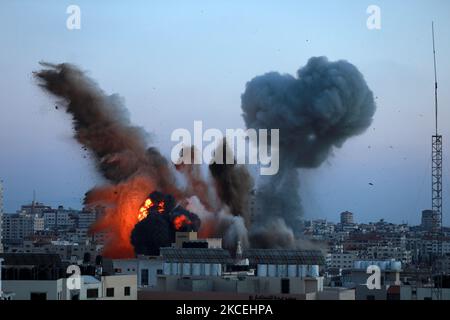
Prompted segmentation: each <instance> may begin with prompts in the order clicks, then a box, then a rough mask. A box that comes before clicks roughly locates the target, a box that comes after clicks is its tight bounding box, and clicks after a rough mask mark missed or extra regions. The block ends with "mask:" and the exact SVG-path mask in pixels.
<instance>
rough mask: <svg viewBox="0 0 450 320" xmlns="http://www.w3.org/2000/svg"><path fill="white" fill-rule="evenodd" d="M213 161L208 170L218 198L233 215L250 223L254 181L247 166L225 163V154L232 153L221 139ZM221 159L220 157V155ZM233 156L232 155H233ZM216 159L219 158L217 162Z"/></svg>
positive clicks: (247, 223)
mask: <svg viewBox="0 0 450 320" xmlns="http://www.w3.org/2000/svg"><path fill="white" fill-rule="evenodd" d="M215 153H216V154H215V156H214V157H213V161H212V162H211V164H210V165H209V171H210V173H211V175H212V177H213V179H214V183H215V187H216V190H217V195H218V197H219V199H220V200H221V201H222V203H224V204H225V205H227V206H228V208H229V210H230V212H231V213H232V214H233V215H234V216H240V217H242V218H243V219H244V222H245V224H246V225H247V226H248V225H249V224H250V217H249V208H248V204H249V196H250V192H251V191H252V189H253V186H254V181H253V177H252V176H251V174H250V172H249V171H248V169H247V167H246V166H244V165H240V164H237V163H236V160H234V162H233V163H230V164H228V163H226V157H227V155H232V154H233V150H231V149H230V147H229V146H228V144H227V141H226V139H223V140H222V141H221V143H219V145H218V146H217V148H216V151H215ZM219 155H221V156H222V159H220V156H219ZM233 158H234V156H233ZM217 160H221V161H218V162H222V163H217V162H216V161H217Z"/></svg>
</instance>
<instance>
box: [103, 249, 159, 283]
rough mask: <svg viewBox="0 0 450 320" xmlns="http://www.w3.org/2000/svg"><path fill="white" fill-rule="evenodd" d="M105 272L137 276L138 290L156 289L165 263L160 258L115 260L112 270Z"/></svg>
mask: <svg viewBox="0 0 450 320" xmlns="http://www.w3.org/2000/svg"><path fill="white" fill-rule="evenodd" d="M106 264H108V262H107V263H106ZM105 270H106V271H107V272H109V273H111V274H115V275H133V274H134V275H136V276H137V278H136V285H137V287H138V288H155V287H156V286H157V279H158V276H159V275H162V274H163V262H162V260H161V259H160V258H159V257H149V256H139V257H137V258H136V259H113V260H112V261H111V268H110V269H107V268H106V267H105Z"/></svg>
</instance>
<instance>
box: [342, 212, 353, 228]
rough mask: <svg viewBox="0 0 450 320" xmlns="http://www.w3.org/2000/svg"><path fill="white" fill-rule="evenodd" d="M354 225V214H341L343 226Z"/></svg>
mask: <svg viewBox="0 0 450 320" xmlns="http://www.w3.org/2000/svg"><path fill="white" fill-rule="evenodd" d="M353 223H354V222H353V213H351V212H350V211H345V212H342V213H341V224H344V225H348V224H353Z"/></svg>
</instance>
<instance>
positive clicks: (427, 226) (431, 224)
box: [420, 210, 441, 232]
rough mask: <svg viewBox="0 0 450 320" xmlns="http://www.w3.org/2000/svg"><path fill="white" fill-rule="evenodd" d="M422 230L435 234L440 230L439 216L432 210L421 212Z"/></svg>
mask: <svg viewBox="0 0 450 320" xmlns="http://www.w3.org/2000/svg"><path fill="white" fill-rule="evenodd" d="M420 226H421V227H422V230H424V231H428V232H437V231H439V230H440V228H441V216H440V215H439V213H437V212H435V211H433V210H423V211H422V224H421V225H420Z"/></svg>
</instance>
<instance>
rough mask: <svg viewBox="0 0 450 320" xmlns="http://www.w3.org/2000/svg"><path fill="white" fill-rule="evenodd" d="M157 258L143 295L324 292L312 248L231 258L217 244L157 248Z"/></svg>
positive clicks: (313, 295) (305, 295) (319, 260)
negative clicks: (156, 271)
mask: <svg viewBox="0 0 450 320" xmlns="http://www.w3.org/2000/svg"><path fill="white" fill-rule="evenodd" d="M160 259H161V261H162V262H163V267H162V274H160V275H157V285H156V287H154V288H152V289H143V290H141V291H142V292H141V293H140V295H141V297H142V298H143V299H145V298H150V297H154V295H152V294H151V293H152V292H158V295H161V294H162V295H167V297H169V296H170V297H172V298H174V296H173V295H174V292H183V293H184V297H186V296H191V295H193V296H198V295H200V296H201V295H202V294H205V293H208V294H211V296H217V297H218V298H225V296H227V297H228V298H244V297H246V298H247V299H256V298H262V297H263V296H266V295H267V296H271V297H275V296H278V297H280V298H283V297H284V298H288V297H291V298H294V299H317V298H318V294H319V293H321V292H324V287H323V277H321V276H320V274H319V265H323V264H324V259H323V256H322V255H321V254H320V252H317V251H308V250H305V251H303V250H269V249H261V250H256V249H252V250H246V251H244V252H243V253H242V258H241V259H235V258H232V257H231V256H230V254H229V252H228V251H227V250H224V249H220V248H186V247H184V248H161V257H160ZM344 291H345V292H346V290H345V289H344V290H342V292H344ZM342 292H341V293H342ZM341 293H338V292H336V291H335V292H334V296H340V295H341ZM330 295H333V293H330ZM344 295H345V294H344ZM344 295H342V296H344ZM350 296H351V294H350ZM324 297H325V296H324Z"/></svg>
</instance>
